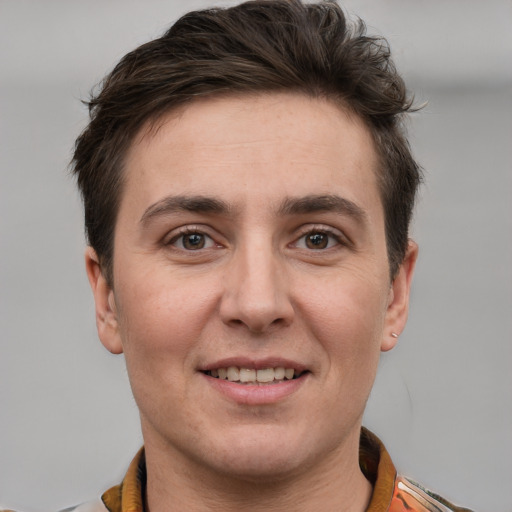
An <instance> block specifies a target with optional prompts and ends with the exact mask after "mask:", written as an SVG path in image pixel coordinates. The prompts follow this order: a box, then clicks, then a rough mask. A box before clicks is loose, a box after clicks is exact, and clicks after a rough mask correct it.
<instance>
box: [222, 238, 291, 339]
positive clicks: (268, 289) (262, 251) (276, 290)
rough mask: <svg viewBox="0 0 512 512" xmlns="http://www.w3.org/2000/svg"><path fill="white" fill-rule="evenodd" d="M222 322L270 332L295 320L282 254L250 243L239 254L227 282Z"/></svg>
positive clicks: (255, 330)
mask: <svg viewBox="0 0 512 512" xmlns="http://www.w3.org/2000/svg"><path fill="white" fill-rule="evenodd" d="M220 315H221V318H222V321H223V322H224V323H225V324H227V325H230V326H245V327H246V328H247V329H248V330H249V331H251V332H253V333H268V332H270V331H273V330H275V329H278V328H279V327H286V326H288V325H290V323H291V322H292V321H293V316H294V308H293V304H292V302H291V300H290V295H289V286H288V283H287V279H286V274H285V272H284V268H283V263H282V261H281V260H280V257H279V255H276V254H274V252H273V251H272V250H271V249H270V248H269V246H268V245H267V244H264V243H260V244H257V243H255V244H250V245H249V244H247V245H246V246H245V247H244V248H240V249H239V250H237V251H236V253H235V254H234V256H233V259H232V260H231V262H230V265H229V268H228V269H227V272H226V276H225V279H224V291H223V296H222V299H221V304H220Z"/></svg>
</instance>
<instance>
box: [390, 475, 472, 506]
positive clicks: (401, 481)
mask: <svg viewBox="0 0 512 512" xmlns="http://www.w3.org/2000/svg"><path fill="white" fill-rule="evenodd" d="M404 510H410V511H414V512H471V510H469V509H468V508H463V507H458V506H457V505H454V504H453V503H450V502H449V501H448V500H445V499H444V498H442V497H441V496H439V495H438V494H435V493H433V492H432V491H429V490H428V489H425V488H424V487H423V486H421V485H420V484H418V483H416V482H414V481H413V480H410V479H409V478H405V477H403V476H397V478H396V481H395V491H394V493H393V499H392V500H391V506H390V507H389V512H401V511H404Z"/></svg>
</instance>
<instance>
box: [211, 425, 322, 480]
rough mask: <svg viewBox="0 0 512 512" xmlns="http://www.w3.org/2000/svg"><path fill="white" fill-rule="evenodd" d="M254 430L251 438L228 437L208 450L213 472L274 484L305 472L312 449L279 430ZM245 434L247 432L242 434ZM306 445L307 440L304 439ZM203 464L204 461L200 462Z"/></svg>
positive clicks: (310, 462)
mask: <svg viewBox="0 0 512 512" xmlns="http://www.w3.org/2000/svg"><path fill="white" fill-rule="evenodd" d="M273 430H274V431H272V429H270V431H269V429H263V431H261V430H260V429H256V432H253V434H252V435H250V436H247V435H237V436H229V443H228V445H226V446H222V447H217V448H214V447H212V449H210V450H208V455H207V456H206V457H205V458H208V459H210V464H211V466H213V467H214V469H215V471H216V472H218V473H220V474H224V475H225V476H229V477H230V478H233V477H235V478H237V479H239V480H245V481H250V482H255V483H257V482H261V483H263V482H267V483H268V482H276V483H277V482H278V481H282V480H286V479H288V478H290V477H294V476H296V475H297V474H300V473H301V472H303V471H305V470H307V468H309V467H310V466H311V465H313V464H314V460H312V459H316V458H317V457H318V454H317V457H314V458H313V457H311V454H312V453H315V452H316V450H314V449H313V447H310V446H309V445H308V443H307V442H301V441H300V439H297V437H295V438H294V436H293V435H290V433H289V432H287V433H283V432H282V431H280V430H281V429H277V430H278V431H277V432H276V431H275V429H273ZM245 434H247V432H246V433H245ZM308 441H309V442H310V441H311V439H309V440H308ZM204 462H206V461H204Z"/></svg>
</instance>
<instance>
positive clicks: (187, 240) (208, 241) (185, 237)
mask: <svg viewBox="0 0 512 512" xmlns="http://www.w3.org/2000/svg"><path fill="white" fill-rule="evenodd" d="M168 245H173V246H174V247H176V248H177V249H183V250H185V251H198V250H200V249H209V248H210V247H214V246H215V242H214V241H213V239H212V238H211V237H209V236H208V235H206V234H205V233H201V232H199V231H187V232H185V233H180V234H179V235H177V236H175V237H173V238H172V239H171V240H170V241H169V242H168Z"/></svg>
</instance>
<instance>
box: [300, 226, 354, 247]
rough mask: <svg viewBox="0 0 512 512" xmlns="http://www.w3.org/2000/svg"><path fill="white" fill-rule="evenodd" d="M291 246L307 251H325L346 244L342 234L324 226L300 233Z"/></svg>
mask: <svg viewBox="0 0 512 512" xmlns="http://www.w3.org/2000/svg"><path fill="white" fill-rule="evenodd" d="M291 245H292V247H295V248H297V249H304V250H308V251H325V250H327V249H332V248H333V247H336V246H344V245H347V242H346V241H345V239H344V237H343V235H341V234H340V233H338V232H337V231H334V230H332V229H329V228H326V227H312V228H310V229H308V230H307V232H304V233H302V234H301V236H300V237H299V238H298V239H297V240H296V241H295V242H293V243H292V244H291Z"/></svg>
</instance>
